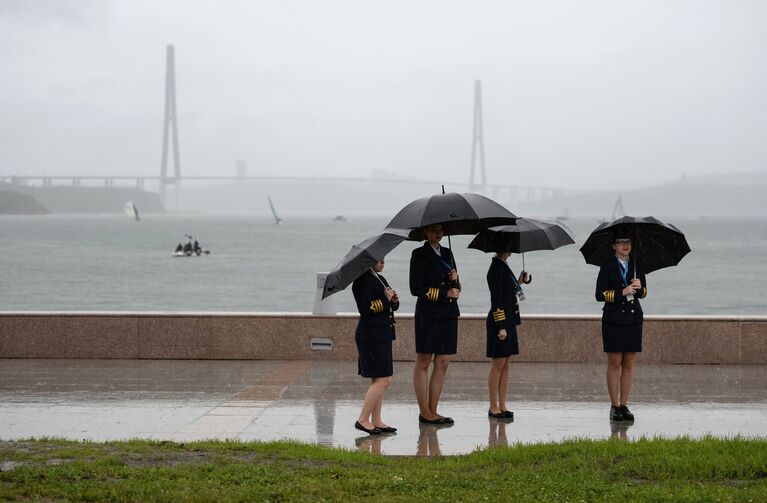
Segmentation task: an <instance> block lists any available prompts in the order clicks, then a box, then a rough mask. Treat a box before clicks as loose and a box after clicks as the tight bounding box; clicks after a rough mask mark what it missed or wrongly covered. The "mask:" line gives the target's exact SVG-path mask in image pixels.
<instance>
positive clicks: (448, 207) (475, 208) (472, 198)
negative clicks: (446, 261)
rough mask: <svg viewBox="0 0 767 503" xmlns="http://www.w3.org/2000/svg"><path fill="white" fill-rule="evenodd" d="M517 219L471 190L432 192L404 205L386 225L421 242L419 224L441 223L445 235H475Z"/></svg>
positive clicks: (422, 235)
mask: <svg viewBox="0 0 767 503" xmlns="http://www.w3.org/2000/svg"><path fill="white" fill-rule="evenodd" d="M516 219H517V216H516V215H514V213H512V212H510V211H509V210H507V209H506V208H504V207H503V206H501V205H500V204H498V203H496V202H495V201H493V200H492V199H490V198H488V197H485V196H482V195H479V194H474V193H471V192H468V193H464V194H458V193H456V192H449V193H447V194H435V195H433V196H429V197H422V198H420V199H416V200H415V201H413V202H411V203H409V204H407V205H406V206H405V207H404V208H402V209H401V210H400V211H399V213H397V214H396V215H395V216H394V218H392V220H391V222H389V224H388V225H387V227H394V228H396V229H410V234H409V235H408V239H409V240H410V241H422V240H424V239H426V236H425V235H424V233H423V232H422V231H421V228H422V227H425V226H427V225H431V224H442V226H443V230H444V231H445V236H454V235H456V234H476V233H478V232H479V231H481V230H483V229H487V228H488V227H493V226H497V225H508V224H513V223H514V222H515V221H516Z"/></svg>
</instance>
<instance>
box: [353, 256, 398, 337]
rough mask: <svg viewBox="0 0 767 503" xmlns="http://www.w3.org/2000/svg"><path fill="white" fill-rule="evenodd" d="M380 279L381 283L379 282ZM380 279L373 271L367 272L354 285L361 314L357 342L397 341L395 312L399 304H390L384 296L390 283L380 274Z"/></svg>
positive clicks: (356, 333)
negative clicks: (385, 289)
mask: <svg viewBox="0 0 767 503" xmlns="http://www.w3.org/2000/svg"><path fill="white" fill-rule="evenodd" d="M378 278H380V279H381V281H378ZM378 278H376V277H375V275H374V274H373V271H371V270H367V271H366V272H365V273H364V274H363V275H362V276H360V277H359V278H357V279H355V280H354V283H353V284H352V292H353V293H354V300H355V301H356V302H357V310H358V311H359V313H360V320H359V322H358V323H357V331H356V332H355V339H356V340H357V341H367V342H386V341H393V340H394V339H396V335H395V334H394V323H395V321H394V311H396V310H397V309H399V302H393V303H392V302H389V299H387V298H386V295H384V288H385V287H388V286H389V283H388V282H387V281H386V278H384V277H383V276H381V275H380V274H379V275H378ZM382 282H383V284H381V283H382Z"/></svg>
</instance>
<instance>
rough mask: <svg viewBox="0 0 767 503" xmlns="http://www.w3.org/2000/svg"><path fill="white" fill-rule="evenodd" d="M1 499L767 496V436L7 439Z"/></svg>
mask: <svg viewBox="0 0 767 503" xmlns="http://www.w3.org/2000/svg"><path fill="white" fill-rule="evenodd" d="M0 468H1V469H2V473H0V499H3V500H58V499H65V500H89V501H100V500H111V501H284V500H306V499H311V500H331V501H351V500H364V499H370V500H375V501H413V500H415V501H439V500H443V501H456V500H458V501H460V500H472V501H476V500H490V501H501V500H509V499H514V500H515V501H595V500H613V499H614V498H617V499H615V501H675V502H676V501H766V502H767V441H765V440H745V439H740V438H735V439H717V438H706V439H701V440H690V439H685V438H681V439H674V440H664V439H654V440H638V441H636V442H621V441H611V440H602V441H591V440H577V441H569V442H564V443H560V444H537V445H518V446H513V447H508V448H493V449H484V450H480V451H477V452H474V453H472V454H469V455H465V456H455V457H443V458H437V459H427V458H413V457H404V458H390V457H381V456H372V455H369V454H365V453H359V452H349V451H344V450H340V449H330V448H325V447H319V446H313V445H306V444H299V443H292V442H269V443H262V442H253V443H243V442H195V443H189V444H177V443H171V442H149V441H129V442H107V443H91V442H82V443H81V442H71V441H61V440H46V439H43V440H32V441H14V442H0Z"/></svg>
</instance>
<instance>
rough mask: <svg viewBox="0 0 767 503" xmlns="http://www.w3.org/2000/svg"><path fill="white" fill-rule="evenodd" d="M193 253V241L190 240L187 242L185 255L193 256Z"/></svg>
mask: <svg viewBox="0 0 767 503" xmlns="http://www.w3.org/2000/svg"><path fill="white" fill-rule="evenodd" d="M192 251H193V248H192V240H191V239H190V240H189V241H187V242H186V244H185V245H184V255H191V254H192Z"/></svg>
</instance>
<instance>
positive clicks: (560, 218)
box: [555, 208, 570, 222]
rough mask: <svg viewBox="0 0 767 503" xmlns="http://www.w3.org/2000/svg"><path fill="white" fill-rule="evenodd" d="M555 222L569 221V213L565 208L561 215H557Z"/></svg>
mask: <svg viewBox="0 0 767 503" xmlns="http://www.w3.org/2000/svg"><path fill="white" fill-rule="evenodd" d="M555 220H556V221H557V222H561V221H563V220H570V212H569V211H567V208H564V209H563V210H562V213H560V214H559V215H557V217H556V218H555Z"/></svg>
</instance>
